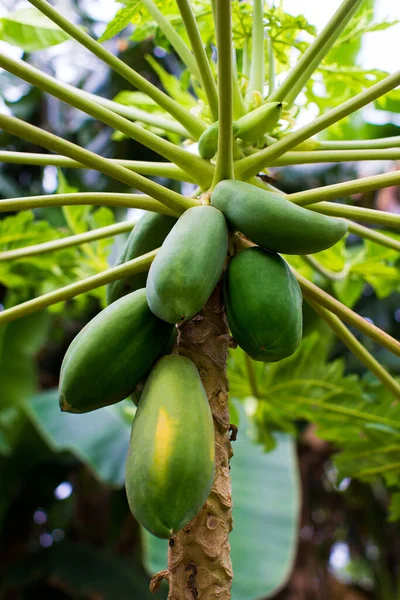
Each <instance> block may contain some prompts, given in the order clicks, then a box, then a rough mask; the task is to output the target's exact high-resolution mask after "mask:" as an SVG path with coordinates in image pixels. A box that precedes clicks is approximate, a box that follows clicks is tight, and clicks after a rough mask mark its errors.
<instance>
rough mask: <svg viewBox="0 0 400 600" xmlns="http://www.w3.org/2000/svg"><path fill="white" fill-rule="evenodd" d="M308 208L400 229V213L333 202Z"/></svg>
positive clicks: (326, 213)
mask: <svg viewBox="0 0 400 600" xmlns="http://www.w3.org/2000/svg"><path fill="white" fill-rule="evenodd" d="M307 208H308V209H310V210H312V211H314V212H319V213H323V214H324V215H329V216H331V217H343V218H345V219H353V220H355V221H363V222H364V223H373V224H374V225H382V226H383V227H390V228H393V229H400V214H398V213H390V212H384V211H383V210H374V209H373V208H364V207H362V206H349V205H348V204H335V203H333V202H320V203H319V204H310V206H307Z"/></svg>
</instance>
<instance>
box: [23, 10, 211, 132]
mask: <svg viewBox="0 0 400 600" xmlns="http://www.w3.org/2000/svg"><path fill="white" fill-rule="evenodd" d="M29 2H30V3H31V4H33V6H35V7H36V8H37V9H38V10H40V12H42V13H43V14H45V15H46V16H47V17H48V18H49V19H50V20H51V21H53V22H54V23H56V24H57V25H58V26H59V27H60V28H61V29H62V30H63V31H65V32H66V33H68V34H69V35H70V36H71V37H72V38H74V39H75V40H77V41H78V42H79V43H80V44H82V46H84V47H85V48H87V49H88V50H90V51H91V52H92V53H93V54H94V55H95V56H97V57H98V58H100V59H101V60H102V61H104V62H105V63H106V64H107V65H108V66H109V67H111V68H112V69H113V70H114V71H116V72H117V73H119V74H120V75H121V77H123V78H124V79H126V81H129V83H131V84H132V85H133V86H134V87H135V88H137V89H139V90H140V91H141V92H143V94H147V95H148V96H149V97H150V98H152V99H153V100H154V102H156V103H157V104H158V105H159V106H160V107H161V108H163V109H164V110H166V111H167V112H169V113H170V114H171V115H172V116H173V117H175V119H176V120H177V121H178V122H179V123H181V124H182V125H183V126H184V127H185V128H186V129H187V130H188V131H189V132H190V133H191V135H192V136H193V138H194V139H195V140H198V139H199V137H200V136H201V134H202V133H203V131H205V129H206V127H207V126H206V124H205V123H204V122H203V121H201V120H200V119H198V118H197V117H195V116H194V115H192V114H191V112H190V111H188V110H186V109H185V108H183V107H182V106H181V105H180V104H179V103H178V102H176V101H175V100H173V99H172V98H170V97H169V96H167V94H165V93H164V92H162V91H161V90H159V89H158V88H157V87H156V86H155V85H153V84H151V83H150V82H149V81H147V80H146V79H145V78H144V77H142V76H141V75H139V73H137V72H136V71H134V70H133V69H132V68H131V67H129V66H128V65H127V64H125V63H124V62H123V61H122V60H120V59H119V58H117V57H116V56H114V55H113V54H111V52H109V51H108V50H106V49H105V48H103V46H101V44H99V43H98V42H96V41H95V40H94V39H92V38H91V37H90V36H89V35H87V33H85V32H84V31H82V29H80V28H79V27H77V26H76V25H73V23H71V22H70V21H69V20H68V19H67V18H65V17H63V16H62V15H61V14H60V13H59V12H58V11H57V10H55V9H54V8H53V7H52V6H50V4H49V3H48V2H46V0H29Z"/></svg>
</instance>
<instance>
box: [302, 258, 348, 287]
mask: <svg viewBox="0 0 400 600" xmlns="http://www.w3.org/2000/svg"><path fill="white" fill-rule="evenodd" d="M301 258H302V259H303V260H304V262H305V263H307V264H308V265H310V267H312V268H313V269H314V271H317V273H319V274H320V275H322V276H323V277H326V278H327V279H329V280H330V281H341V280H342V279H345V277H347V275H348V269H343V270H342V271H331V270H330V269H327V268H326V267H324V265H321V263H320V262H319V261H318V260H317V259H316V258H314V256H311V255H309V254H305V255H304V256H302V257H301Z"/></svg>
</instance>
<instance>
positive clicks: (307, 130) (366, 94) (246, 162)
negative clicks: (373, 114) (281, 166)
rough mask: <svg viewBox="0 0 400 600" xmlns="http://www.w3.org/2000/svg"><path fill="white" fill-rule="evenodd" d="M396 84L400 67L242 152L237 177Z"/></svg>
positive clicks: (247, 175)
mask: <svg viewBox="0 0 400 600" xmlns="http://www.w3.org/2000/svg"><path fill="white" fill-rule="evenodd" d="M399 84H400V71H396V72H395V73H393V74H392V75H388V76H387V77H385V78H384V79H382V81H379V82H378V83H376V84H374V85H372V86H371V87H369V88H368V89H366V90H364V91H363V92H361V93H359V94H357V95H356V96H354V97H353V98H351V99H350V100H347V101H346V102H343V103H342V104H341V105H339V106H337V107H336V108H333V109H332V110H330V111H328V112H327V113H326V114H325V115H321V116H320V117H318V118H317V119H314V121H312V122H311V123H308V124H307V125H305V126H304V127H300V129H297V130H296V131H294V132H292V133H290V134H289V135H287V136H286V137H284V138H282V139H281V140H279V141H278V142H276V143H274V144H272V145H271V146H269V147H268V148H265V149H264V150H261V151H260V152H256V153H255V154H252V155H250V156H246V158H242V159H241V160H239V161H237V162H236V164H235V170H236V176H237V178H238V179H242V180H245V181H247V180H248V179H249V178H250V177H252V176H253V175H256V174H257V173H258V172H259V171H260V170H261V169H265V168H266V167H268V166H269V165H271V164H272V163H273V162H274V161H275V160H276V159H277V158H279V157H280V156H282V155H283V154H285V153H286V152H288V151H289V150H292V149H293V148H295V147H296V146H298V145H299V144H301V143H302V142H304V141H305V140H308V139H309V138H310V137H312V136H313V135H315V134H316V133H319V132H320V131H323V130H324V129H326V128H327V127H329V126H330V125H333V124H334V123H337V122H338V121H340V120H341V119H344V118H345V117H347V116H348V115H351V114H352V113H354V112H355V111H357V110H359V109H360V108H362V107H363V106H366V105H367V104H369V103H370V102H373V101H374V100H376V99H377V98H380V96H383V95H384V94H386V93H387V92H390V91H391V90H392V89H394V88H396V87H397V86H398V85H399Z"/></svg>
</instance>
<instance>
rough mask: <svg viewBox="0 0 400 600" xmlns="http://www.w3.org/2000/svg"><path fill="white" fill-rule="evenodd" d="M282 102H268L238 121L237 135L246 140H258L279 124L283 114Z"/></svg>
mask: <svg viewBox="0 0 400 600" xmlns="http://www.w3.org/2000/svg"><path fill="white" fill-rule="evenodd" d="M282 107H283V104H282V102H267V103H266V104H262V105H261V106H259V107H258V108H256V109H255V110H252V111H251V112H249V113H247V114H246V115H244V116H243V117H241V118H240V119H238V120H237V121H236V124H237V127H238V131H237V137H239V138H240V139H242V140H244V141H246V142H257V140H259V139H260V138H261V137H262V136H263V135H264V134H265V133H269V132H270V131H272V130H273V129H274V127H275V126H276V125H277V123H278V121H279V119H280V118H281V114H282Z"/></svg>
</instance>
